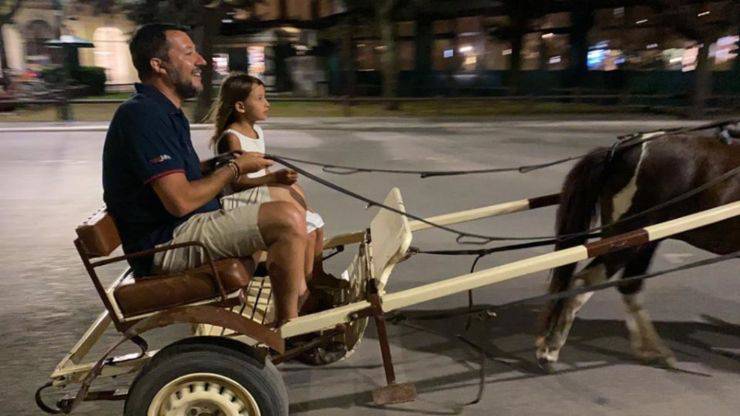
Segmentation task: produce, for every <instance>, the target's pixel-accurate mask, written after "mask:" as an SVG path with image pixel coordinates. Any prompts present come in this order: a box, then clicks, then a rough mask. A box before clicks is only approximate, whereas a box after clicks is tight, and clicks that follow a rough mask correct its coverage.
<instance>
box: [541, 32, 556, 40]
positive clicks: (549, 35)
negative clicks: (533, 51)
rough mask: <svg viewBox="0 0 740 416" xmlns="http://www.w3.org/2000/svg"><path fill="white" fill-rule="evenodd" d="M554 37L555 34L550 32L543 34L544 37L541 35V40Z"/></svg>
mask: <svg viewBox="0 0 740 416" xmlns="http://www.w3.org/2000/svg"><path fill="white" fill-rule="evenodd" d="M554 37H555V34H554V33H552V32H549V33H545V34H544V35H542V39H552V38H554Z"/></svg>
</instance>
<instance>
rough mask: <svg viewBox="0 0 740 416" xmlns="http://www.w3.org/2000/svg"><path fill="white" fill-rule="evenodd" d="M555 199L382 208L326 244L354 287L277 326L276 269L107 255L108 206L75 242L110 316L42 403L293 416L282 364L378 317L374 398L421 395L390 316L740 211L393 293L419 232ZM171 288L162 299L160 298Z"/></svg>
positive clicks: (394, 202)
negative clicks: (122, 381)
mask: <svg viewBox="0 0 740 416" xmlns="http://www.w3.org/2000/svg"><path fill="white" fill-rule="evenodd" d="M557 203H558V195H557V194H553V195H545V196H541V197H536V198H529V199H522V200H517V201H510V202H505V203H500V204H495V205H491V206H487V207H482V208H477V209H472V210H466V211H460V212H455V213H450V214H444V215H439V216H435V217H431V218H427V219H425V220H424V221H418V220H414V221H409V220H408V218H407V217H406V216H403V215H399V214H398V213H395V212H393V211H389V210H385V209H381V210H380V211H379V212H378V214H377V215H376V216H375V217H374V218H373V219H372V221H371V222H370V226H369V227H368V228H367V229H366V230H361V231H356V232H351V233H347V234H342V235H338V236H334V237H332V238H329V239H328V240H327V241H326V243H325V250H328V251H329V250H335V251H341V250H344V249H345V248H347V247H354V248H355V249H356V253H355V255H354V257H353V259H352V261H351V262H350V264H349V266H348V267H347V270H346V272H345V273H344V277H345V278H346V280H347V282H348V284H346V285H345V286H344V287H343V288H341V289H334V290H328V295H330V296H331V297H332V307H330V308H328V309H326V310H323V311H321V312H318V313H313V314H310V315H305V316H300V317H298V318H296V319H293V320H291V321H289V322H287V323H286V324H284V325H283V326H281V327H280V328H279V329H278V330H277V331H275V330H272V329H270V328H268V327H267V326H266V325H265V322H270V317H271V315H272V313H273V312H272V301H271V299H272V296H271V290H270V282H269V276H253V271H254V264H253V263H252V262H251V261H249V260H244V259H222V260H218V261H214V260H212V259H211V257H210V254H209V253H208V251H207V249H206V248H205V247H204V246H202V245H200V244H199V243H197V242H191V243H184V244H178V245H172V246H166V247H160V248H157V249H155V250H150V251H148V252H143V253H137V254H133V255H128V256H115V257H111V253H112V252H113V251H114V250H115V249H116V248H117V247H118V246H119V245H120V238H119V236H118V233H117V230H116V228H115V224H114V223H113V220H112V218H111V217H110V216H109V215H107V213H105V211H100V212H98V213H96V214H95V215H93V216H92V217H90V218H89V219H87V220H86V221H85V222H84V223H83V224H82V225H80V226H79V227H78V228H77V235H78V238H77V239H76V240H75V246H76V247H77V250H78V252H79V254H80V258H81V259H82V262H83V264H84V265H85V268H86V270H87V272H88V274H89V275H90V277H91V279H92V282H93V284H94V285H95V288H96V290H97V292H98V294H99V295H100V297H101V300H102V302H103V304H104V306H105V311H104V312H102V313H101V314H100V315H99V316H98V317H97V319H95V321H94V322H93V324H92V325H91V326H90V327H89V328H88V329H87V331H86V332H85V333H84V334H83V336H82V338H81V339H80V340H79V341H78V342H77V343H76V344H75V345H74V347H73V348H72V349H71V351H70V352H69V353H68V354H67V355H66V356H65V357H64V358H63V359H62V360H61V362H60V363H59V364H58V365H57V366H56V368H55V369H54V371H53V372H52V373H51V375H50V380H49V381H48V382H47V383H46V384H45V385H44V386H42V387H41V388H40V389H39V390H38V391H37V394H36V400H37V404H38V405H39V407H40V408H41V409H42V410H44V411H46V412H49V413H65V414H66V413H71V412H72V411H73V410H74V409H75V408H77V406H78V405H79V404H80V403H82V402H83V401H93V400H125V401H126V403H125V406H124V414H125V415H127V416H132V415H136V416H139V415H147V416H153V415H210V414H224V415H287V414H288V402H289V400H288V395H287V392H286V389H285V385H284V384H283V380H282V378H281V376H280V373H279V371H278V370H277V368H276V367H275V365H276V364H279V363H280V362H282V361H285V360H288V359H292V358H296V357H300V356H301V355H303V354H306V353H312V354H313V355H312V356H313V357H314V358H316V357H318V359H317V360H316V362H315V364H328V363H330V362H333V361H336V360H338V359H344V358H347V357H349V356H350V355H351V353H352V352H353V351H354V350H355V349H356V348H357V346H358V344H359V342H360V341H361V340H362V338H363V334H364V331H365V330H366V328H367V326H368V321H369V320H370V319H373V320H374V322H375V327H376V330H377V331H378V341H379V344H380V352H381V357H382V361H383V366H384V370H385V375H386V381H387V386H385V387H383V388H380V389H378V390H376V391H374V392H373V399H374V401H375V403H376V404H380V405H382V404H388V403H399V402H405V401H410V400H413V399H414V398H415V396H416V391H415V388H414V386H413V384H410V383H398V382H397V380H396V377H395V373H394V368H393V363H392V357H391V353H390V347H389V343H388V336H387V332H386V327H385V321H384V316H385V314H386V313H388V312H391V311H395V310H398V309H401V308H404V307H408V306H411V305H415V304H418V303H422V302H426V301H430V300H433V299H438V298H441V297H444V296H448V295H452V294H456V293H460V292H464V291H467V290H472V289H475V288H479V287H482V286H486V285H491V284H494V283H499V282H503V281H506V280H510V279H514V278H517V277H521V276H524V275H528V274H531V273H536V272H540V271H545V270H548V269H551V268H555V267H558V266H562V265H565V264H570V263H575V262H579V261H582V260H585V259H588V258H591V257H596V256H599V255H602V254H605V253H607V252H611V251H616V250H622V249H625V248H627V247H634V246H639V245H641V244H645V243H648V242H650V241H655V240H659V239H662V238H666V237H668V236H671V235H674V234H677V233H681V232H684V231H688V230H691V229H695V228H699V227H702V226H705V225H708V224H712V223H715V222H719V221H722V220H725V219H728V218H732V217H735V216H737V215H740V201H736V202H733V203H729V204H726V205H723V206H720V207H716V208H713V209H710V210H707V211H703V212H699V213H696V214H692V215H688V216H685V217H681V218H678V219H675V220H671V221H667V222H664V223H660V224H655V225H652V226H649V227H645V228H642V229H638V230H634V231H631V232H629V233H626V234H621V235H617V236H614V237H610V238H604V239H601V240H597V241H593V242H591V243H587V244H583V245H579V246H576V247H571V248H568V249H564V250H558V251H554V252H551V253H548V254H543V255H537V256H533V257H528V258H525V259H523V260H519V261H515V262H512V263H508V264H504V265H500V266H497V267H492V268H489V269H486V270H481V271H478V272H475V273H470V274H465V275H461V276H457V277H451V278H448V279H445V280H441V281H437V282H434V283H429V284H426V285H422V286H419V287H416V288H411V289H407V290H402V291H398V292H393V293H386V291H385V288H386V285H387V283H388V280H389V277H390V275H391V272H392V271H393V268H394V266H395V265H396V264H398V263H399V262H401V261H403V260H404V259H406V258H407V256H408V255H409V247H410V244H411V240H412V234H413V232H416V231H421V230H423V229H426V228H429V227H431V226H432V224H437V225H449V224H456V223H461V222H466V221H472V220H477V219H481V218H485V217H491V216H498V215H504V214H509V213H514V212H520V211H526V210H531V209H537V208H541V207H546V206H551V205H556V204H557ZM384 204H385V205H386V206H389V207H392V208H394V209H396V210H398V211H400V212H405V208H404V204H403V200H402V197H401V193H400V191H399V190H398V189H397V188H394V189H392V190H391V191H390V193H389V194H388V196H387V197H386V199H385V201H384ZM182 247H199V248H200V249H201V250H204V251H205V258H206V260H207V261H206V264H205V265H204V266H201V267H199V268H197V269H192V270H188V271H185V272H183V273H180V274H177V275H168V276H157V277H153V278H149V279H144V280H137V281H135V280H134V279H133V277H132V276H131V272H130V271H126V272H124V273H123V274H122V275H120V277H118V278H117V279H115V280H114V281H113V283H112V284H111V285H110V286H108V287H103V285H102V284H101V280H100V278H99V276H98V274H97V271H96V269H98V268H99V267H102V266H105V265H109V264H111V263H116V262H120V261H123V260H125V259H127V258H128V257H130V256H139V255H151V254H152V252H155V251H164V250H172V249H178V248H182ZM163 291H166V293H167V296H166V297H162V296H161V294H162V293H163ZM175 323H187V324H190V328H192V331H190V332H189V333H188V334H185V335H182V336H177V337H174V339H171V340H168V342H167V343H166V345H165V346H164V347H163V348H161V349H158V350H151V349H149V348H148V344H147V342H146V341H145V340H144V338H143V336H142V334H144V333H146V332H147V331H149V330H151V329H154V328H160V327H165V326H169V325H172V324H175ZM111 326H112V327H113V328H114V329H115V330H116V331H118V332H119V333H120V334H121V339H120V341H118V342H116V343H115V344H114V345H112V346H111V347H110V348H108V349H107V350H106V351H105V353H103V355H102V357H99V358H97V360H96V361H89V359H87V356H88V355H89V353H90V351H91V349H92V348H93V347H94V346H95V345H96V344H97V343H99V341H100V340H101V337H102V336H103V334H104V333H105V332H106V330H107V329H108V328H109V327H111ZM296 340H299V341H300V342H295V341H296ZM126 342H133V343H134V344H136V345H137V346H138V347H139V348H140V352H139V353H134V354H124V355H114V354H113V353H114V351H115V350H116V348H118V346H120V345H121V344H123V343H126ZM332 343H333V344H334V345H336V344H341V345H342V346H344V349H343V350H342V353H341V354H339V355H336V354H335V355H330V356H329V355H322V352H321V351H322V348H324V347H325V346H327V345H329V344H332ZM129 373H133V374H136V377H135V378H134V380H133V382H132V383H131V384H130V386H128V387H127V388H121V389H115V390H95V389H93V388H92V386H93V382H94V381H95V380H96V379H98V378H110V377H115V376H118V375H122V374H129ZM70 385H79V389H78V391H77V393H76V394H74V395H70V396H68V397H65V398H63V399H61V400H59V401H57V403H56V404H55V405H54V406H51V405H48V404H46V403H45V401H44V400H43V397H42V393H43V392H44V390H46V389H48V388H65V387H67V386H70ZM219 412H220V413H219Z"/></svg>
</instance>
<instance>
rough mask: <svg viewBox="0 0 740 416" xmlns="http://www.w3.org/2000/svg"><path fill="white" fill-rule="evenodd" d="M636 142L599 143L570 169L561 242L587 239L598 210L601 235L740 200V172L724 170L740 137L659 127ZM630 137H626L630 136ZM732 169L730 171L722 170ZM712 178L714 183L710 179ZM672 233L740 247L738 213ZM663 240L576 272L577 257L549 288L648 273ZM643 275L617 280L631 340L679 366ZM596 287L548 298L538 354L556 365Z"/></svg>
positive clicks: (712, 247) (735, 160)
mask: <svg viewBox="0 0 740 416" xmlns="http://www.w3.org/2000/svg"><path fill="white" fill-rule="evenodd" d="M637 138H638V139H639V140H637V141H633V142H632V144H631V145H624V146H622V145H620V146H618V147H615V148H612V151H609V149H606V148H597V149H595V150H593V151H591V152H590V153H589V154H588V155H587V156H585V157H584V158H583V159H581V160H580V161H579V162H578V163H577V164H576V165H575V166H574V167H573V168H572V169H571V170H570V172H569V173H568V175H567V177H566V180H565V182H564V184H563V189H562V193H561V202H560V205H559V207H558V211H557V220H556V233H557V235H558V236H560V237H561V238H560V239H559V242H558V243H556V245H555V249H556V250H560V249H564V248H568V247H573V246H576V245H579V244H583V243H584V242H586V240H587V238H588V237H587V236H585V235H584V234H586V233H585V232H586V231H587V230H588V229H589V228H590V227H591V225H592V223H593V222H594V220H595V218H596V217H597V215H598V214H600V217H601V224H602V227H604V228H603V231H602V236H603V237H609V236H613V235H617V234H621V233H624V232H628V231H631V230H634V229H637V228H641V227H645V226H648V225H651V224H656V223H659V222H663V221H668V220H671V219H675V218H678V217H681V216H684V215H689V214H692V213H695V212H699V211H703V210H707V209H710V208H713V207H716V206H719V205H722V204H727V203H731V202H734V201H737V200H740V174H731V175H729V176H728V175H727V174H726V173H727V172H729V171H731V170H733V169H735V168H737V167H738V166H740V143H728V142H726V141H722V140H720V136H718V135H707V134H703V135H702V134H698V133H691V134H688V133H686V132H683V133H680V132H676V133H675V134H670V133H669V134H666V133H662V132H655V133H652V134H645V135H643V136H641V137H637ZM625 144H627V143H625ZM723 174H725V175H724V176H727V177H726V178H721V177H722V176H723ZM712 181H714V182H716V183H712ZM703 184H711V186H709V187H707V189H705V190H703V191H701V192H698V193H695V194H694V195H692V196H690V197H688V198H686V199H682V200H681V201H680V202H678V203H675V204H669V205H668V206H665V207H664V208H660V209H656V210H651V212H647V213H645V214H644V215H640V213H642V212H644V211H645V210H648V209H650V208H651V207H658V206H659V205H660V204H666V203H667V201H670V200H671V199H675V198H677V197H679V196H682V195H683V194H685V193H689V194H692V192H691V191H692V190H695V189H696V188H697V187H700V186H702V185H703ZM671 238H674V239H678V240H681V241H684V242H686V243H688V244H690V245H692V246H695V247H697V248H700V249H703V250H706V251H709V252H712V253H715V254H729V253H732V252H735V251H737V250H740V218H739V217H735V218H730V219H727V220H724V221H721V222H719V223H716V224H713V225H709V226H705V227H702V228H699V229H696V230H692V231H688V232H684V233H681V234H678V235H675V236H673V237H671ZM659 244H660V241H656V242H652V243H648V244H646V245H643V246H640V247H638V248H632V249H624V250H620V251H617V252H614V253H611V254H606V255H602V256H600V257H596V258H594V259H593V260H592V261H591V262H590V263H589V264H588V265H587V266H586V267H584V268H583V269H582V270H581V271H579V272H578V273H574V272H575V271H576V267H577V266H576V264H570V265H565V266H561V267H558V268H556V269H553V272H552V274H551V280H550V285H549V292H550V293H558V292H561V291H565V290H568V289H572V288H576V287H580V286H584V285H593V284H598V283H602V282H604V281H607V280H609V279H611V278H614V277H615V276H616V275H617V273H618V272H619V271H622V270H623V274H622V277H623V278H627V277H631V276H637V275H640V274H643V273H645V272H646V271H647V269H648V268H649V265H650V262H651V260H652V258H653V256H654V254H655V250H656V248H657V247H658V245H659ZM642 289H643V280H632V281H630V282H626V283H625V284H623V285H618V290H619V292H620V293H621V294H622V300H623V302H624V306H625V309H626V324H627V329H628V331H629V337H630V346H631V348H632V350H633V352H634V354H635V355H636V356H637V358H638V359H640V360H641V361H643V362H646V363H651V364H657V365H663V366H667V367H671V368H672V367H675V365H676V358H675V356H674V355H673V353H672V352H671V350H670V349H669V348H668V347H667V346H666V345H665V343H664V342H663V341H662V340H661V339H660V336H659V335H658V333H657V331H656V330H655V327H654V326H653V324H652V322H651V321H650V317H649V315H648V313H647V311H646V310H645V308H644V307H643V302H642V300H641V297H640V292H641V290H642ZM592 294H593V292H588V293H583V294H579V295H576V296H573V297H570V298H565V299H560V300H554V301H551V302H549V304H548V305H547V307H546V308H545V312H544V313H543V320H542V328H541V330H540V331H539V334H538V336H537V338H536V342H535V345H536V358H537V362H538V364H539V365H540V367H542V368H543V369H545V370H547V371H549V372H552V371H553V370H554V364H555V363H556V362H557V360H558V357H559V354H560V351H561V349H562V347H563V345H565V341H566V339H567V336H568V332H569V331H570V328H571V325H572V324H573V320H574V319H575V316H576V314H577V313H578V310H579V309H581V307H583V305H584V304H585V303H586V302H587V301H588V299H589V298H590V297H591V295H592Z"/></svg>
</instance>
